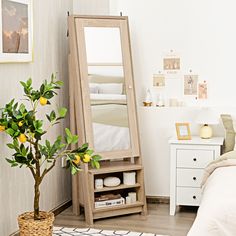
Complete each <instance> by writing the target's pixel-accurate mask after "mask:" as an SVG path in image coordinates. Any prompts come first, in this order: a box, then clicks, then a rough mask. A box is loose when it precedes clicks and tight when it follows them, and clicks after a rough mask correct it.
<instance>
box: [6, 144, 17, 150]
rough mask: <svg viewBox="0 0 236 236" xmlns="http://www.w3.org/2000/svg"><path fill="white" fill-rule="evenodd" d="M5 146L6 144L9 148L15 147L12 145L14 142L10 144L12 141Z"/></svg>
mask: <svg viewBox="0 0 236 236" xmlns="http://www.w3.org/2000/svg"><path fill="white" fill-rule="evenodd" d="M7 146H8V147H9V148H10V149H15V146H14V144H12V143H8V144H7Z"/></svg>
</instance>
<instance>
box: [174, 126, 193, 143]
mask: <svg viewBox="0 0 236 236" xmlns="http://www.w3.org/2000/svg"><path fill="white" fill-rule="evenodd" d="M175 127H176V133H177V138H178V140H191V132H190V127H189V123H176V124H175Z"/></svg>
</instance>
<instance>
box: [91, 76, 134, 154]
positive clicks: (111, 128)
mask: <svg viewBox="0 0 236 236" xmlns="http://www.w3.org/2000/svg"><path fill="white" fill-rule="evenodd" d="M89 87H90V98H91V111H92V122H93V133H94V149H95V150H96V151H97V152H102V151H113V150H125V149H129V148H130V134H129V126H128V110H127V99H126V94H125V90H124V77H122V76H107V75H96V74H90V75H89Z"/></svg>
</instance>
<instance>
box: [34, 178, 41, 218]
mask: <svg viewBox="0 0 236 236" xmlns="http://www.w3.org/2000/svg"><path fill="white" fill-rule="evenodd" d="M39 197H40V191H39V182H38V180H35V185H34V220H40V217H39Z"/></svg>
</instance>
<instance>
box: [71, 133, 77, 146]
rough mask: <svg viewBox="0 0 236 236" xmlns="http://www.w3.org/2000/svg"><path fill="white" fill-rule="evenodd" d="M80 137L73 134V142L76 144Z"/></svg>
mask: <svg viewBox="0 0 236 236" xmlns="http://www.w3.org/2000/svg"><path fill="white" fill-rule="evenodd" d="M78 140H79V137H78V136H77V135H73V137H72V141H71V143H73V144H76V143H78Z"/></svg>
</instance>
